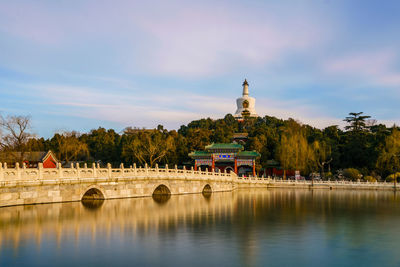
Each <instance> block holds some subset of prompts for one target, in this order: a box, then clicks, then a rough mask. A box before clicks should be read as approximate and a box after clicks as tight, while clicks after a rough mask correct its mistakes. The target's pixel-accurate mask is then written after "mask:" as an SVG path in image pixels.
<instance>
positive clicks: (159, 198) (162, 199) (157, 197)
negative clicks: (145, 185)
mask: <svg viewBox="0 0 400 267" xmlns="http://www.w3.org/2000/svg"><path fill="white" fill-rule="evenodd" d="M170 198H171V194H154V195H153V200H154V201H155V202H156V203H158V204H160V205H163V204H165V203H167V201H168V200H169V199H170Z"/></svg>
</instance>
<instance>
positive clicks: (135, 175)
mask: <svg viewBox="0 0 400 267" xmlns="http://www.w3.org/2000/svg"><path fill="white" fill-rule="evenodd" d="M145 178H151V179H154V178H159V179H194V180H197V179H200V180H202V179H205V180H216V181H217V180H218V181H221V180H223V181H229V180H232V181H233V180H236V178H237V175H236V174H235V173H233V172H232V173H225V172H211V171H208V170H206V171H195V170H194V169H193V167H192V168H191V169H190V170H186V169H178V167H177V166H176V165H175V168H174V169H169V168H168V165H166V166H165V168H159V166H158V165H156V166H155V167H154V168H150V167H148V165H147V164H145V167H144V168H142V167H139V168H137V167H136V164H133V166H132V167H130V168H125V167H124V164H122V163H121V165H120V167H119V168H112V167H111V164H109V163H108V164H107V166H106V167H105V168H100V166H99V165H98V164H97V165H96V164H93V165H92V166H91V167H90V168H89V167H88V166H87V164H86V163H85V164H84V167H83V168H81V167H79V165H78V164H75V165H74V164H71V167H69V168H63V167H62V166H61V164H58V165H57V168H43V164H41V163H39V166H38V168H26V166H25V165H23V168H20V167H19V164H18V163H17V164H16V165H15V168H7V164H6V163H4V164H1V163H0V185H5V184H7V183H9V182H22V183H23V182H24V181H27V182H29V181H51V180H53V181H61V180H74V179H145Z"/></svg>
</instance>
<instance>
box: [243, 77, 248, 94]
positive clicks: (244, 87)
mask: <svg viewBox="0 0 400 267" xmlns="http://www.w3.org/2000/svg"><path fill="white" fill-rule="evenodd" d="M242 85H243V96H245V95H249V83H248V82H247V79H244V82H243V84H242Z"/></svg>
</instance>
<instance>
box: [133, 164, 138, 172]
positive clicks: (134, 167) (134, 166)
mask: <svg viewBox="0 0 400 267" xmlns="http://www.w3.org/2000/svg"><path fill="white" fill-rule="evenodd" d="M133 173H134V174H137V170H136V163H133Z"/></svg>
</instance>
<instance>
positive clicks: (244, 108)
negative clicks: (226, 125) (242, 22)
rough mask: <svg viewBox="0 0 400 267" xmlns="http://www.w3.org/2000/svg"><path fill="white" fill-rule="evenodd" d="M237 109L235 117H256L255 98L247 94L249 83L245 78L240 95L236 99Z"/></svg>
mask: <svg viewBox="0 0 400 267" xmlns="http://www.w3.org/2000/svg"><path fill="white" fill-rule="evenodd" d="M236 105H237V110H236V112H235V115H233V116H234V117H235V118H236V119H239V120H241V119H243V118H244V117H258V115H257V112H256V107H255V105H256V99H255V98H254V97H250V96H249V83H248V82H247V80H246V79H245V80H244V82H243V94H242V97H239V98H238V99H236Z"/></svg>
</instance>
